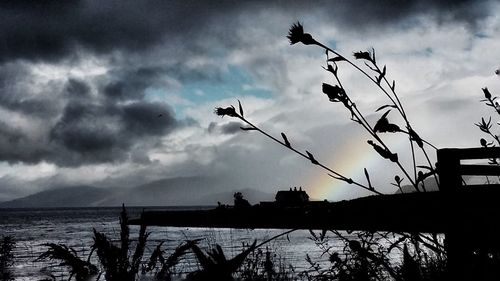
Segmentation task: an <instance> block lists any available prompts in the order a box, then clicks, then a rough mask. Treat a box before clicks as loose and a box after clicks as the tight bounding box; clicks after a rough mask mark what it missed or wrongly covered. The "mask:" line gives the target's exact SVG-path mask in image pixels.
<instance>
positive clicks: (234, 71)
mask: <svg viewBox="0 0 500 281" xmlns="http://www.w3.org/2000/svg"><path fill="white" fill-rule="evenodd" d="M271 94H272V93H271V91H269V90H268V89H264V88H263V87H259V86H258V85H255V81H254V79H253V78H252V77H251V75H250V73H248V71H246V70H245V69H244V68H242V67H239V66H236V65H230V66H229V67H228V68H227V70H226V71H224V72H223V73H222V76H221V78H220V81H218V82H214V81H212V80H201V81H193V82H190V83H187V84H184V85H182V86H181V87H180V89H179V90H177V91H175V92H172V91H171V90H167V89H161V88H149V89H148V90H146V99H148V100H151V101H160V100H163V101H166V102H167V103H168V104H170V105H171V106H172V107H173V108H174V110H175V113H176V115H177V116H179V117H182V118H183V117H185V112H184V111H185V109H186V107H188V106H191V105H193V104H206V103H211V102H213V101H217V100H223V99H227V98H232V97H237V96H243V95H244V96H253V97H257V98H268V97H270V96H271Z"/></svg>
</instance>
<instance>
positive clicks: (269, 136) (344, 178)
mask: <svg viewBox="0 0 500 281" xmlns="http://www.w3.org/2000/svg"><path fill="white" fill-rule="evenodd" d="M237 117H238V118H239V119H240V120H241V121H243V122H245V123H246V124H247V125H249V126H250V127H252V128H253V129H255V130H256V131H259V132H260V133H261V134H263V135H265V136H266V137H268V138H270V139H272V140H273V141H275V142H277V143H279V144H281V145H282V146H284V147H286V148H288V149H290V150H291V151H293V152H295V153H297V154H298V155H300V156H302V157H304V158H306V159H308V160H311V159H310V158H309V156H307V155H306V154H304V153H303V152H301V151H298V150H297V149H295V148H293V147H291V146H288V145H286V144H285V143H284V142H282V141H280V140H278V139H277V138H275V137H273V136H271V135H270V134H268V133H267V132H265V131H263V130H261V129H260V128H258V127H257V126H255V125H254V124H252V123H251V122H250V121H248V120H247V119H245V118H244V117H243V116H240V115H239V114H238V116H237ZM317 165H318V166H320V167H321V168H323V169H324V170H326V171H328V172H330V173H331V174H333V175H334V176H335V178H337V179H339V180H342V181H345V182H347V183H350V184H354V185H357V186H359V187H361V188H364V189H366V190H368V191H371V192H373V193H375V194H378V195H382V194H383V193H381V192H379V191H377V190H375V189H372V188H369V187H368V186H365V185H363V184H361V183H358V182H356V181H354V180H352V179H350V178H347V177H345V176H343V175H341V174H339V173H337V172H335V171H334V170H332V169H330V168H328V167H327V166H325V165H324V164H322V163H319V162H318V163H317Z"/></svg>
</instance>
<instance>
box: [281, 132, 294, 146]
mask: <svg viewBox="0 0 500 281" xmlns="http://www.w3.org/2000/svg"><path fill="white" fill-rule="evenodd" d="M281 137H282V138H283V141H284V142H285V145H286V147H288V148H291V147H292V146H291V145H290V142H289V141H288V139H287V137H286V135H285V134H284V133H281Z"/></svg>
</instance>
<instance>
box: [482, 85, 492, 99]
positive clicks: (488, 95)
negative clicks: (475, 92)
mask: <svg viewBox="0 0 500 281" xmlns="http://www.w3.org/2000/svg"><path fill="white" fill-rule="evenodd" d="M483 93H484V97H485V98H486V99H488V100H489V99H491V93H490V90H488V88H486V87H485V88H483Z"/></svg>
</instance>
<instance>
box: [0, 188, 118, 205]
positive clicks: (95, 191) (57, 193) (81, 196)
mask: <svg viewBox="0 0 500 281" xmlns="http://www.w3.org/2000/svg"><path fill="white" fill-rule="evenodd" d="M113 191H114V190H112V189H104V188H97V187H93V186H72V187H59V188H54V189H50V190H45V191H42V192H38V193H35V194H32V195H29V196H26V197H22V198H18V199H14V200H11V201H7V202H2V203H0V207H1V208H46V207H54V208H57V207H92V206H98V205H99V202H100V201H101V200H102V199H103V198H106V197H108V196H111V195H112V194H113Z"/></svg>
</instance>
